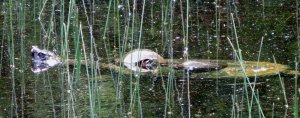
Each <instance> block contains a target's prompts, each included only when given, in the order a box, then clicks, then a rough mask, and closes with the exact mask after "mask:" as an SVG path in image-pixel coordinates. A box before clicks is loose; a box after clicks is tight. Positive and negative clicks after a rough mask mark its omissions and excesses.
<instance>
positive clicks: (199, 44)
mask: <svg viewBox="0 0 300 118" xmlns="http://www.w3.org/2000/svg"><path fill="white" fill-rule="evenodd" d="M0 2H1V8H0V9H1V13H0V20H1V21H2V22H1V24H0V27H1V29H0V30H1V33H0V39H1V57H0V59H1V61H0V63H1V66H0V72H1V76H0V78H1V79H0V81H1V82H0V84H1V86H0V89H1V94H0V99H1V100H0V117H201V118H202V117H205V118H206V117H213V118H216V117H217V118H219V117H295V116H297V115H298V112H299V111H298V106H299V103H298V99H299V98H298V94H299V91H300V89H299V83H298V82H297V80H298V78H299V77H298V75H300V74H299V71H297V70H298V65H297V64H298V63H299V55H300V54H299V50H300V48H299V45H300V42H299V31H300V30H299V24H298V21H299V10H298V7H299V5H298V3H297V2H299V1H296V0H294V1H292V0H288V1H282V0H275V1H274V0H263V1H235V0H228V1H218V0H193V1H182V0H172V1H158V0H146V1H143V0H131V1H128V0H120V1H118V0H111V1H109V0H106V1H96V0H95V1H94V0H82V1H81V0H69V1H64V0H52V1H49V0H42V1H26V0H19V1H13V0H2V1H0ZM33 45H37V46H39V47H40V48H43V49H47V50H50V51H53V52H54V53H56V54H57V55H59V56H60V57H61V59H62V60H63V61H64V60H68V59H77V60H89V63H92V64H88V65H87V64H85V63H79V64H76V65H74V64H70V65H69V64H65V63H64V64H63V65H60V66H56V67H54V68H50V69H49V70H47V71H45V72H41V73H38V74H35V73H33V72H32V71H31V66H32V62H31V61H32V60H31V53H30V50H31V47H32V46H33ZM136 48H145V49H150V50H153V51H155V52H157V53H158V54H160V55H161V56H162V57H164V58H167V59H171V60H173V59H174V60H175V59H181V60H191V59H208V60H217V61H222V62H223V61H225V62H228V63H229V62H230V63H231V62H234V61H235V62H239V60H246V61H253V62H270V63H278V64H284V65H287V66H288V67H289V69H290V70H293V71H291V72H294V74H292V73H285V72H280V73H279V72H278V73H276V74H270V75H267V76H263V77H262V76H251V77H248V76H247V75H244V76H234V75H231V76H230V77H222V76H221V73H220V76H216V77H211V76H210V75H207V73H208V74H211V73H209V72H207V73H202V72H194V73H193V72H191V73H188V72H186V71H185V70H176V69H175V70H174V69H170V70H168V71H167V72H164V73H163V72H157V73H150V74H149V73H148V74H140V73H135V72H132V71H128V70H123V69H122V68H100V67H99V66H97V65H99V64H98V63H101V64H112V65H117V66H120V65H122V64H120V63H118V62H115V60H116V59H120V60H122V58H124V56H125V55H126V54H127V53H128V52H129V51H131V50H133V49H136ZM227 60H228V61H227ZM229 66H230V65H229ZM253 66H256V65H253ZM237 68H240V65H237ZM218 72H219V71H216V73H218ZM197 73H201V74H202V76H201V77H199V76H195V75H197ZM205 74H206V75H205Z"/></svg>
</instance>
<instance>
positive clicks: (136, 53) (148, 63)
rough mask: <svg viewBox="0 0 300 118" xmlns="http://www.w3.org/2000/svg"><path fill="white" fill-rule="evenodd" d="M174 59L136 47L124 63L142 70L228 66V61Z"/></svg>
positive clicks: (202, 68)
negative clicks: (175, 60) (165, 67)
mask: <svg viewBox="0 0 300 118" xmlns="http://www.w3.org/2000/svg"><path fill="white" fill-rule="evenodd" d="M172 61H173V60H167V59H164V58H163V57H162V56H160V55H159V54H157V53H156V52H154V51H152V50H149V49H135V50H132V51H130V52H129V53H128V54H127V55H126V56H125V58H124V61H123V63H124V65H125V66H126V67H127V68H129V69H131V70H133V71H140V72H153V71H155V70H156V69H157V67H158V66H170V65H172V66H173V67H174V68H176V69H185V70H188V71H194V70H197V71H207V70H219V69H222V68H224V67H226V66H227V64H226V63H215V62H213V61H211V60H202V61H199V60H188V61H185V62H183V63H182V62H178V61H177V62H175V63H174V62H173V63H172Z"/></svg>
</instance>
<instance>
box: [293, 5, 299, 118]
mask: <svg viewBox="0 0 300 118" xmlns="http://www.w3.org/2000/svg"><path fill="white" fill-rule="evenodd" d="M296 26H297V42H298V44H297V46H298V53H297V56H298V57H295V70H296V71H299V62H300V28H299V1H298V0H296ZM294 78H295V85H294V87H295V92H294V105H293V107H294V108H293V109H294V117H295V118H298V116H299V92H300V91H298V90H297V88H298V78H299V76H298V75H295V77H294Z"/></svg>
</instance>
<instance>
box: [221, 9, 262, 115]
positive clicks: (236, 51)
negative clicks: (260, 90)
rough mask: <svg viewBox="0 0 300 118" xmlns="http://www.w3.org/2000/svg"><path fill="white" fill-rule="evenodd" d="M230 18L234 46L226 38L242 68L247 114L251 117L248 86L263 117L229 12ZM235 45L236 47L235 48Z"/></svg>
mask: <svg viewBox="0 0 300 118" xmlns="http://www.w3.org/2000/svg"><path fill="white" fill-rule="evenodd" d="M230 18H231V20H232V24H233V30H234V35H235V38H234V39H235V42H236V46H234V45H233V43H232V42H231V40H230V39H229V38H227V39H228V42H229V43H230V46H231V47H232V49H233V51H234V54H235V56H237V60H238V62H239V64H240V68H241V69H242V71H243V73H244V77H243V79H244V83H243V87H244V88H243V89H244V91H245V96H246V103H247V110H248V116H249V117H252V107H251V106H252V103H251V102H250V101H251V99H250V97H249V96H248V87H249V88H250V90H251V91H252V96H253V98H254V100H255V101H256V103H257V105H258V109H259V113H260V114H261V116H262V117H264V113H263V111H262V107H261V105H260V101H259V98H258V96H257V95H256V94H254V91H255V89H254V87H253V86H252V85H251V82H250V80H249V78H248V76H247V74H246V72H245V70H246V69H245V66H244V61H243V58H242V53H241V49H240V47H239V40H238V36H237V30H236V26H235V21H234V18H233V14H231V17H230ZM235 47H236V48H235Z"/></svg>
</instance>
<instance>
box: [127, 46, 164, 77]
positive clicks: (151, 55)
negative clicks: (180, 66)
mask: <svg viewBox="0 0 300 118" xmlns="http://www.w3.org/2000/svg"><path fill="white" fill-rule="evenodd" d="M123 62H124V65H125V66H126V67H127V68H129V69H131V70H133V71H140V72H150V71H154V70H156V68H157V66H159V65H160V64H163V63H167V60H165V59H164V58H163V57H161V56H160V55H158V54H157V53H156V52H154V51H152V50H148V49H135V50H132V51H130V52H129V53H128V54H127V55H126V56H125V58H124V61H123Z"/></svg>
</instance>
